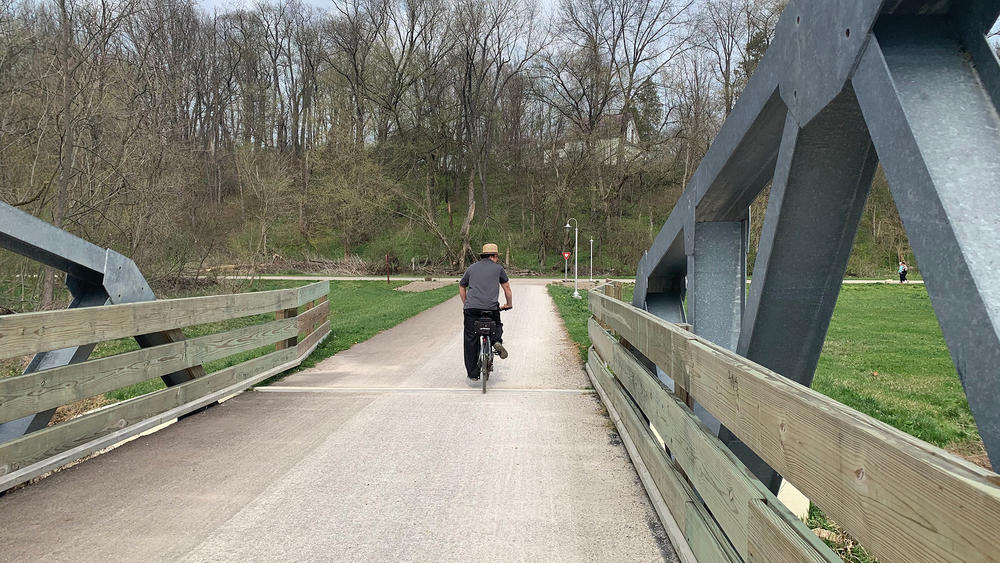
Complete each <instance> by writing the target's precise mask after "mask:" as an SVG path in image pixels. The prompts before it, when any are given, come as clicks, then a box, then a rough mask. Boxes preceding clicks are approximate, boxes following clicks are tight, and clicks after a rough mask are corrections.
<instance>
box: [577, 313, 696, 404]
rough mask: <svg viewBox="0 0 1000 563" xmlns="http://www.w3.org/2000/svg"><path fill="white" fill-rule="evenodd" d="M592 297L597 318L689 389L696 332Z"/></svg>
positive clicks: (679, 383) (648, 314)
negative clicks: (690, 346)
mask: <svg viewBox="0 0 1000 563" xmlns="http://www.w3.org/2000/svg"><path fill="white" fill-rule="evenodd" d="M589 298H590V310H591V311H592V312H593V314H594V318H595V319H597V320H598V321H600V323H601V324H603V325H605V326H607V327H609V328H611V329H612V330H614V331H615V332H617V333H618V335H619V336H621V337H622V338H624V339H625V340H628V341H629V344H631V345H632V346H635V347H636V348H637V349H638V350H639V351H641V352H642V353H643V355H645V356H646V357H647V358H649V359H650V360H651V361H652V362H653V363H655V364H656V365H657V366H659V368H660V369H662V370H663V371H664V372H665V373H666V374H667V375H669V376H670V377H671V378H672V379H673V380H674V381H675V382H677V384H678V385H680V386H681V387H683V388H684V389H687V388H688V381H687V379H688V373H689V363H690V362H689V360H688V345H687V343H688V341H689V340H690V339H693V338H696V337H695V335H694V334H693V333H691V332H688V331H686V330H683V329H681V328H679V327H677V326H676V325H672V324H670V323H667V322H664V321H663V320H662V319H659V318H657V317H655V316H653V315H652V314H650V313H648V312H646V311H642V310H640V309H636V308H635V307H633V306H632V305H630V304H628V303H624V302H622V301H618V300H615V299H610V298H608V297H605V296H603V295H601V294H599V293H590V294H589Z"/></svg>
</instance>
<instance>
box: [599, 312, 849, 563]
mask: <svg viewBox="0 0 1000 563" xmlns="http://www.w3.org/2000/svg"><path fill="white" fill-rule="evenodd" d="M589 332H590V339H591V341H592V342H593V343H594V348H595V349H597V350H599V351H600V350H605V354H607V355H606V356H605V355H602V358H605V362H606V363H607V364H608V366H609V367H610V368H611V370H612V371H613V372H614V374H615V377H616V378H617V380H618V381H619V383H620V384H621V386H622V387H623V388H624V389H625V390H626V391H627V392H628V393H629V395H630V396H631V398H632V399H633V400H634V401H635V402H636V404H637V405H638V407H639V410H640V411H641V412H642V413H643V415H644V416H645V417H646V419H648V420H649V422H650V424H652V426H653V428H654V429H655V430H656V432H657V434H658V435H659V436H660V438H661V439H662V440H663V442H664V444H665V445H666V447H667V449H668V450H670V452H671V453H672V454H673V455H674V458H675V459H676V461H677V463H678V465H680V467H681V469H682V470H683V471H684V474H685V475H687V477H688V479H690V480H691V483H692V484H693V485H694V487H695V489H696V490H697V491H698V493H699V494H700V495H701V497H702V499H703V500H704V501H705V504H706V505H707V506H708V509H709V510H710V511H711V513H712V515H713V516H714V517H715V519H716V520H717V521H718V522H719V524H720V526H721V527H722V529H723V531H724V532H725V533H726V535H727V537H728V538H729V540H730V541H731V542H732V544H733V546H734V547H735V548H736V551H737V552H738V553H739V554H740V556H741V557H743V558H747V556H748V553H749V547H748V545H749V544H748V535H749V528H750V527H751V522H750V519H751V515H750V514H749V510H750V505H751V504H752V503H753V502H755V501H762V502H765V503H767V504H768V505H770V506H778V505H779V503H778V501H777V499H776V498H775V497H774V496H773V495H771V494H770V492H768V491H767V490H766V489H765V488H764V487H763V486H762V485H761V484H760V482H759V481H757V479H756V478H755V477H754V476H753V475H752V474H751V473H750V472H749V470H747V469H746V467H745V466H744V465H743V464H742V463H741V462H740V461H739V460H738V459H736V457H735V456H733V454H732V453H731V452H730V451H729V450H728V449H727V448H726V447H725V446H724V445H723V444H722V442H720V441H719V439H718V438H716V437H715V435H714V434H712V432H711V431H710V430H709V429H708V428H707V427H705V425H704V424H702V422H701V421H700V420H699V419H698V417H697V416H695V414H694V413H693V412H691V410H690V409H688V408H687V406H686V405H685V404H684V403H683V402H682V401H681V400H680V399H679V398H677V397H676V396H674V395H673V394H671V392H670V391H669V390H668V389H667V387H666V386H664V385H663V383H661V382H660V381H659V380H658V379H657V378H656V376H654V375H653V374H652V373H650V372H649V371H648V370H647V369H646V368H645V367H643V366H642V365H641V364H640V363H639V361H638V360H637V359H635V358H634V357H633V356H632V355H631V354H630V353H629V352H628V350H626V349H625V348H624V347H623V346H621V345H620V344H618V343H617V342H615V340H614V338H613V337H612V336H611V335H610V334H608V333H607V332H606V331H605V330H604V329H602V328H601V327H600V326H599V325H598V324H597V322H596V321H594V320H591V322H590V324H589ZM599 353H600V352H599ZM795 529H796V530H797V532H798V534H799V535H800V536H808V535H810V534H811V532H809V530H808V529H806V527H805V526H804V525H802V523H798V524H797V526H795ZM784 539H785V538H784V536H776V537H775V538H773V540H774V541H782V540H784ZM789 549H793V548H791V547H790V548H789ZM823 552H824V557H825V558H826V560H829V561H839V559H838V558H837V557H836V555H835V554H834V553H833V552H832V551H830V550H829V549H827V548H825V546H824V547H823Z"/></svg>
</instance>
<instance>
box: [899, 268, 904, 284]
mask: <svg viewBox="0 0 1000 563" xmlns="http://www.w3.org/2000/svg"><path fill="white" fill-rule="evenodd" d="M905 281H906V270H903V271H902V272H900V273H899V283H903V282H905Z"/></svg>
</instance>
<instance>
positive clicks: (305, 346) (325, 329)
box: [298, 321, 330, 355]
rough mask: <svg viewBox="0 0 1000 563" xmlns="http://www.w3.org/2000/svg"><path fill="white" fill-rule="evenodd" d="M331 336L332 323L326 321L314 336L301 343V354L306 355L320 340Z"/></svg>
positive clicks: (315, 331) (311, 335)
mask: <svg viewBox="0 0 1000 563" xmlns="http://www.w3.org/2000/svg"><path fill="white" fill-rule="evenodd" d="M328 334H330V321H326V322H325V323H323V324H322V325H320V327H319V328H317V329H316V330H314V331H313V333H312V334H310V335H309V336H307V337H305V338H304V339H303V340H302V342H299V347H298V350H299V354H300V355H302V354H305V353H307V352H308V350H309V349H310V348H312V347H313V346H315V345H316V344H317V343H318V342H319V341H320V340H323V339H324V338H326V336H327V335H328Z"/></svg>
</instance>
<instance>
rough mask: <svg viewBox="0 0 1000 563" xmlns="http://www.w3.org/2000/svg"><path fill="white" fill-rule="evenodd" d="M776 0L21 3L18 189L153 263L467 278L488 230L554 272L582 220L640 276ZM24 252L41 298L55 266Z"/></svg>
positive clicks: (8, 24) (10, 185) (2, 81)
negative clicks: (291, 260) (368, 264)
mask: <svg viewBox="0 0 1000 563" xmlns="http://www.w3.org/2000/svg"><path fill="white" fill-rule="evenodd" d="M781 8H782V3H781V2H780V1H779V0H559V1H558V2H557V3H555V4H551V5H550V4H546V5H540V4H536V3H534V2H532V0H334V1H333V2H331V4H330V6H329V8H328V9H319V8H316V7H313V6H311V5H308V4H303V3H301V2H299V1H298V0H275V1H259V2H257V3H256V4H254V5H253V6H252V7H248V8H240V9H231V10H227V11H217V12H211V13H210V12H208V11H206V10H204V9H202V8H200V7H199V6H198V4H197V3H196V2H194V1H192V0H45V1H27V0H25V1H13V0H0V199H2V200H3V201H4V202H7V203H9V204H11V205H14V206H16V207H19V208H21V209H23V210H26V211H28V212H30V213H32V214H34V215H36V216H39V217H41V218H43V219H45V220H47V221H49V222H51V223H53V224H55V225H57V226H60V227H62V228H65V229H68V230H70V231H71V232H73V233H75V234H78V235H80V236H82V237H84V238H86V239H88V240H91V241H93V242H94V243H96V244H99V245H103V246H109V247H112V248H115V249H116V250H118V251H120V252H122V253H123V254H126V255H127V256H130V257H132V258H133V259H134V260H136V262H137V263H138V264H139V265H140V267H141V268H142V269H143V271H145V272H147V274H149V275H150V276H151V277H163V276H176V275H179V274H182V273H189V272H192V271H200V270H201V269H202V268H203V267H205V266H207V265H209V264H218V263H229V262H236V263H244V264H245V263H252V264H260V263H263V262H268V261H270V260H272V259H273V258H274V257H275V256H286V257H287V256H298V257H304V256H322V257H327V258H330V257H350V256H353V255H357V254H362V255H368V256H374V255H376V254H377V255H381V254H393V255H394V258H395V259H397V260H399V261H400V262H401V263H406V262H409V260H410V259H411V258H420V259H422V260H423V263H424V264H430V265H432V266H435V267H438V268H443V269H450V270H459V269H461V268H463V267H464V266H465V265H466V263H467V261H468V260H469V259H470V258H471V257H473V256H474V254H475V252H474V251H475V250H476V247H477V244H478V243H479V242H480V241H481V240H483V239H484V238H492V239H495V240H496V242H498V243H500V244H501V247H503V248H504V249H505V250H506V252H508V253H513V255H514V257H513V258H512V260H513V261H514V262H515V264H516V265H517V266H519V267H522V268H534V269H544V268H546V267H549V266H551V265H552V264H554V263H556V261H558V260H559V256H558V253H559V251H561V250H563V249H564V248H565V245H566V243H567V238H566V237H567V233H566V232H565V230H564V229H563V228H562V225H563V224H564V223H565V221H566V219H567V218H568V217H569V216H571V215H572V216H575V217H577V218H578V219H580V222H581V225H583V226H585V232H584V234H585V235H588V236H593V237H594V238H595V239H598V245H599V246H600V247H601V249H602V251H601V252H602V262H601V264H602V265H603V267H604V268H605V269H608V268H616V269H618V271H619V272H622V270H625V269H627V268H628V266H629V265H631V264H634V263H635V260H636V259H637V258H638V256H639V254H640V253H641V251H642V250H643V249H644V248H646V247H647V246H648V244H649V241H650V239H651V237H652V236H654V235H655V232H656V231H657V230H658V229H659V226H660V224H661V223H662V221H663V220H664V219H665V218H666V216H667V215H668V214H669V211H670V209H671V207H672V205H673V203H674V201H676V198H677V196H678V195H679V194H680V193H681V192H682V191H683V189H684V186H685V185H686V182H687V180H688V178H689V177H690V175H691V174H692V173H693V171H694V169H695V168H696V167H697V164H698V162H699V161H700V159H701V157H702V156H703V155H704V153H705V152H706V150H707V148H708V146H709V144H710V143H711V140H712V139H713V138H714V135H715V132H716V131H717V130H718V127H719V126H720V124H721V123H722V121H723V120H724V118H725V116H726V115H727V114H728V112H729V111H731V110H732V107H733V105H734V103H735V100H736V99H737V97H738V95H739V93H740V91H741V90H742V88H743V87H744V86H745V84H746V82H747V80H748V78H749V76H750V74H751V72H752V71H753V68H754V67H755V66H756V63H757V61H759V59H760V57H761V56H762V55H763V53H764V51H765V50H766V48H767V46H768V44H769V42H770V40H771V38H772V36H773V33H774V27H775V24H776V22H777V18H778V16H779V14H780V11H781ZM3 261H4V262H3V263H4V264H6V266H5V268H4V275H5V276H8V278H10V279H13V276H15V275H19V276H20V277H19V278H17V279H20V280H22V281H21V282H20V283H21V285H22V288H21V289H22V291H21V295H22V296H23V295H25V291H24V287H23V286H24V283H25V282H23V280H24V279H28V278H29V277H30V274H37V273H39V272H38V271H37V267H35V266H34V265H32V264H30V263H27V262H25V261H19V260H17V259H15V258H13V257H11V256H8V255H4V257H3ZM406 265H407V266H409V265H410V264H406ZM33 268H34V269H33ZM622 273H626V272H622ZM38 279H40V280H41V282H40V285H39V287H38V288H36V289H37V291H36V293H39V294H40V297H39V298H38V299H39V302H40V303H41V304H42V305H43V306H47V305H49V304H50V303H51V302H52V291H53V286H54V283H53V281H52V280H53V278H52V276H51V272H49V273H47V274H45V275H41V276H39V278H38ZM28 293H30V292H28ZM22 298H23V297H22Z"/></svg>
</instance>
